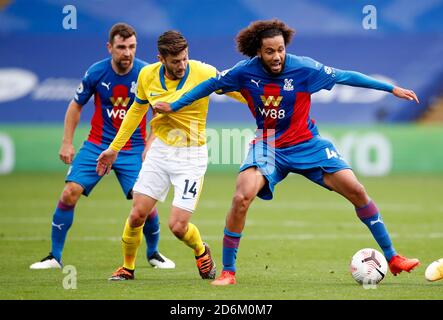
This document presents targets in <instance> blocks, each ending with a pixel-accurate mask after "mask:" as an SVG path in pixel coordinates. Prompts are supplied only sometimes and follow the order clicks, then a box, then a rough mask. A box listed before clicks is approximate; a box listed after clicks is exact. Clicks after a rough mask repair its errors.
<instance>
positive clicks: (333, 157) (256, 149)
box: [240, 136, 351, 200]
mask: <svg viewBox="0 0 443 320" xmlns="http://www.w3.org/2000/svg"><path fill="white" fill-rule="evenodd" d="M250 167H257V169H258V170H259V171H260V172H261V173H262V174H263V176H264V177H265V178H266V180H267V182H266V184H265V186H264V187H263V188H262V189H261V190H260V191H259V193H258V194H257V196H258V197H259V198H261V199H263V200H271V199H272V197H273V193H274V187H275V185H276V184H277V183H279V182H280V181H282V180H283V179H284V178H286V176H287V175H288V174H289V173H290V172H293V173H298V174H301V175H304V176H305V177H306V178H308V179H309V180H311V181H313V182H315V183H317V184H319V185H321V186H322V187H325V188H327V189H329V188H328V187H327V186H326V185H325V184H324V181H323V175H324V173H325V172H327V173H333V172H337V171H340V170H343V169H351V167H350V166H349V164H347V163H346V161H345V160H344V159H343V157H342V156H341V155H340V154H339V152H338V151H337V149H336V148H335V147H334V145H333V144H332V143H331V142H330V141H329V140H326V139H324V138H322V137H320V136H314V137H313V138H312V139H310V140H308V141H305V142H302V143H299V144H297V145H295V146H291V147H287V148H272V147H269V146H268V145H267V144H266V143H263V142H258V143H256V144H254V145H252V146H251V147H250V148H249V152H248V155H247V157H246V159H245V161H244V162H243V164H242V166H241V167H240V172H241V171H244V170H246V169H248V168H250Z"/></svg>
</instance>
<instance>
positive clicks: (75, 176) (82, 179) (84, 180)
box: [65, 141, 142, 199]
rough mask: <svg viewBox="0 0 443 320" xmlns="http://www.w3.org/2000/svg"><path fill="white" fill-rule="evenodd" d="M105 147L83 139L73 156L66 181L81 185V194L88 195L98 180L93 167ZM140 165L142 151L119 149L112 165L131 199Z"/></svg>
mask: <svg viewBox="0 0 443 320" xmlns="http://www.w3.org/2000/svg"><path fill="white" fill-rule="evenodd" d="M104 150H106V148H104V147H101V146H98V145H96V144H93V143H91V142H88V141H85V142H84V144H83V146H82V147H81V149H80V150H79V152H78V153H77V155H76V156H75V158H74V161H73V162H72V165H71V167H70V168H69V171H68V174H67V176H66V180H65V181H66V182H75V183H78V184H79V185H81V186H82V187H83V188H84V190H83V194H84V195H85V196H88V195H89V193H90V192H91V191H92V189H94V187H95V185H96V184H97V183H98V182H99V181H100V179H101V178H102V177H100V176H99V175H98V174H97V172H96V171H95V168H96V166H97V158H98V156H99V155H100V153H102V152H103V151H104ZM141 165H142V151H124V150H123V151H120V152H119V154H118V157H117V160H116V161H115V163H114V164H113V165H112V170H114V172H115V174H116V176H117V179H118V181H119V183H120V186H121V188H122V190H123V192H124V194H125V196H126V198H127V199H132V192H131V191H132V187H133V186H134V184H135V180H136V179H137V176H138V173H139V172H140V169H141Z"/></svg>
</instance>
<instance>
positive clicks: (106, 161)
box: [95, 148, 118, 176]
mask: <svg viewBox="0 0 443 320" xmlns="http://www.w3.org/2000/svg"><path fill="white" fill-rule="evenodd" d="M117 156H118V151H115V150H112V149H111V148H108V149H106V150H105V151H103V152H102V153H100V155H99V156H98V158H97V167H96V168H95V171H97V174H98V175H99V176H103V175H104V174H109V172H111V168H112V164H113V163H114V162H115V160H116V159H117Z"/></svg>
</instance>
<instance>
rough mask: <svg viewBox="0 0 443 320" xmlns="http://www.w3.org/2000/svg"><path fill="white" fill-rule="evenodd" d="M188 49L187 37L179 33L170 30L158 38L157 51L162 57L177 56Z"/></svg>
mask: <svg viewBox="0 0 443 320" xmlns="http://www.w3.org/2000/svg"><path fill="white" fill-rule="evenodd" d="M187 47H188V42H187V41H186V39H185V37H184V36H183V35H182V34H181V33H180V32H178V31H175V30H170V31H166V32H165V33H163V34H162V35H161V36H160V37H158V41H157V49H158V52H159V53H160V55H161V56H163V57H166V56H168V55H173V56H176V55H178V54H179V53H180V52H182V51H183V50H185V49H186V48H187Z"/></svg>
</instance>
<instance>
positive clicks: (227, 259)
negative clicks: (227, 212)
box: [223, 228, 242, 273]
mask: <svg viewBox="0 0 443 320" xmlns="http://www.w3.org/2000/svg"><path fill="white" fill-rule="evenodd" d="M241 236H242V234H241V233H236V232H231V231H229V230H228V229H226V228H225V230H224V237H223V271H229V272H232V273H235V271H236V268H235V261H236V260H237V251H238V246H239V244H240V238H241Z"/></svg>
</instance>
